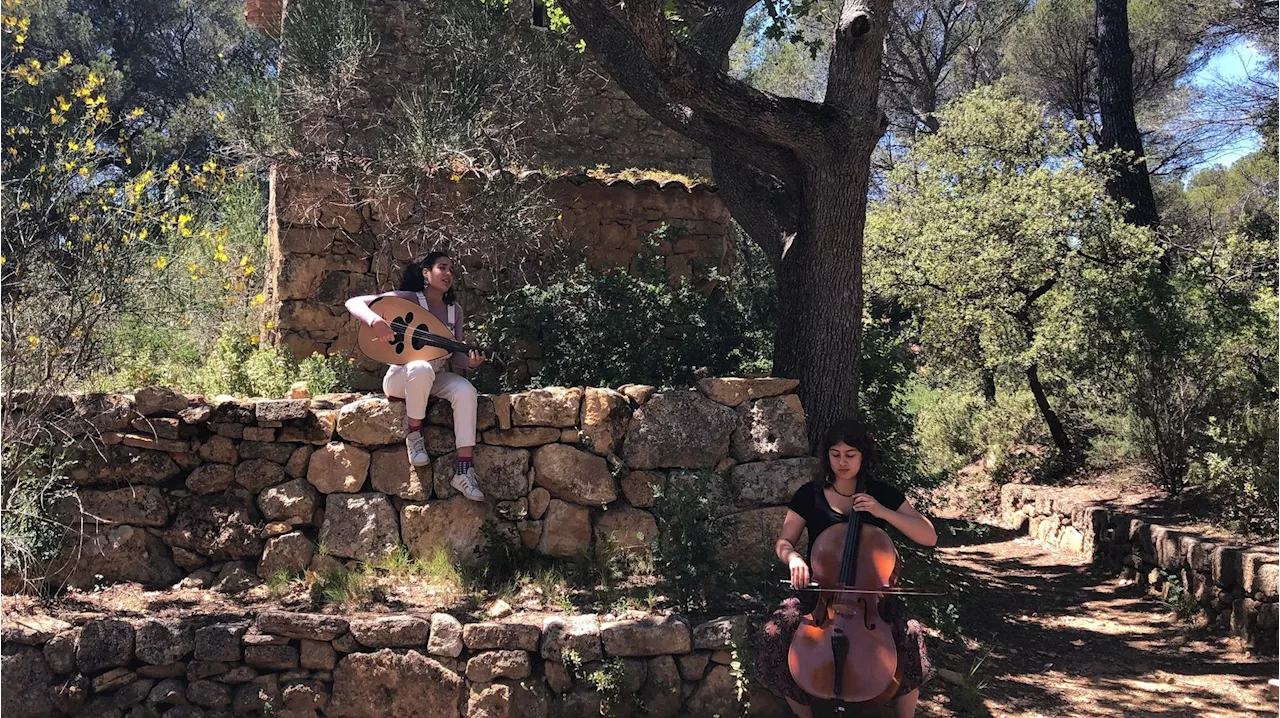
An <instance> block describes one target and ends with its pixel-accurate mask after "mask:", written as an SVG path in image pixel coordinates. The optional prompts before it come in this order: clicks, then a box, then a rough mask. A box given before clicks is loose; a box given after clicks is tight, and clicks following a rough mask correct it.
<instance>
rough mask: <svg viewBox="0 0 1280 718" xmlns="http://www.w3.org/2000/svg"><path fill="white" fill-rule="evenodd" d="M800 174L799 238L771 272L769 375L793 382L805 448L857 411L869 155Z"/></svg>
mask: <svg viewBox="0 0 1280 718" xmlns="http://www.w3.org/2000/svg"><path fill="white" fill-rule="evenodd" d="M863 145H864V146H861V147H856V148H851V149H850V154H855V153H856V154H860V155H862V157H861V159H860V160H859V158H858V157H849V158H842V159H841V160H839V161H835V162H831V163H827V164H825V165H824V166H823V167H821V168H807V171H806V173H805V178H804V187H805V191H804V200H803V204H802V209H801V212H800V223H799V231H798V232H797V233H796V237H795V240H794V241H793V242H792V243H791V247H790V249H789V250H788V251H787V252H786V254H785V255H784V256H783V258H782V262H781V266H780V269H779V272H778V316H777V327H778V328H777V333H776V334H775V337H774V349H773V373H774V374H775V375H777V376H786V377H791V378H795V379H799V380H800V398H801V400H802V401H803V402H804V407H805V413H806V422H807V426H808V430H809V441H810V443H811V444H813V445H814V446H816V445H817V444H818V442H819V441H820V440H821V438H822V436H823V435H824V434H825V433H826V431H827V429H828V428H829V427H830V426H831V425H832V424H834V423H835V422H837V421H840V420H841V419H851V418H854V417H856V416H857V411H858V384H859V381H858V377H859V371H860V369H861V360H860V354H861V352H860V348H861V346H862V242H863V229H864V226H865V224H866V205H867V185H868V182H869V174H870V162H869V158H870V154H871V149H872V147H873V146H874V142H872V143H863Z"/></svg>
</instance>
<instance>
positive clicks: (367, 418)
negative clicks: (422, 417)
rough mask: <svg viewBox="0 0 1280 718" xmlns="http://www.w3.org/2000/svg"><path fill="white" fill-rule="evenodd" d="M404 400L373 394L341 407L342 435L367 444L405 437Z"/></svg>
mask: <svg viewBox="0 0 1280 718" xmlns="http://www.w3.org/2000/svg"><path fill="white" fill-rule="evenodd" d="M404 422H405V414H404V402H402V401H388V400H387V399H386V398H384V397H379V396H370V397H365V398H364V399H361V400H360V401H356V402H353V403H351V404H347V405H346V406H344V407H342V408H341V409H339V410H338V436H340V437H342V438H343V440H345V441H352V442H355V443H357V444H364V445H365V446H382V445H384V444H395V443H399V442H401V441H404V429H405V423H404Z"/></svg>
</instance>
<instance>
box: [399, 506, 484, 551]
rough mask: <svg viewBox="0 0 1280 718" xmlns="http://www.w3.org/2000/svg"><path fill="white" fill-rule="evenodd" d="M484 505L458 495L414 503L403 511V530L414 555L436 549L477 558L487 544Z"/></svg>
mask: <svg viewBox="0 0 1280 718" xmlns="http://www.w3.org/2000/svg"><path fill="white" fill-rule="evenodd" d="M485 515H486V511H485V505H484V504H481V503H477V502H475V501H471V500H468V499H467V498H465V497H463V496H455V497H453V498H451V499H445V500H444V501H433V502H431V503H429V504H411V505H408V506H405V507H404V509H402V510H401V512H400V533H401V536H403V537H404V543H405V546H407V547H408V549H409V553H410V554H411V555H413V556H414V557H415V558H421V559H425V558H430V557H431V554H432V553H434V552H435V551H436V550H437V549H441V550H444V551H445V552H446V553H448V554H449V555H450V556H451V557H453V558H455V559H459V560H462V561H474V560H476V559H477V558H478V555H477V553H476V552H477V550H478V549H482V548H483V546H484V543H485V542H484V533H483V531H482V529H483V527H484V522H485Z"/></svg>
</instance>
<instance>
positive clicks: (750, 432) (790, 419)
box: [730, 394, 809, 462]
mask: <svg viewBox="0 0 1280 718" xmlns="http://www.w3.org/2000/svg"><path fill="white" fill-rule="evenodd" d="M738 417H739V419H740V421H741V423H740V424H739V426H738V428H737V429H735V430H734V432H733V436H732V439H731V443H730V452H731V453H732V454H733V458H734V459H736V460H737V461H740V462H746V461H767V460H769V459H782V458H786V457H791V456H804V455H806V454H808V453H809V436H808V434H807V433H806V431H807V430H806V429H805V423H804V407H802V406H800V399H799V398H798V397H797V396H796V395H795V394H788V395H787V396H775V397H770V398H767V399H759V400H756V401H753V402H751V403H748V404H743V405H741V406H739V407H738Z"/></svg>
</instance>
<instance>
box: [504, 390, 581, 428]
mask: <svg viewBox="0 0 1280 718" xmlns="http://www.w3.org/2000/svg"><path fill="white" fill-rule="evenodd" d="M581 405H582V387H576V386H575V387H569V388H566V387H550V388H547V389H534V390H533V391H526V392H524V393H522V394H516V395H514V396H512V397H511V409H512V416H513V419H514V421H513V423H514V424H515V425H516V426H555V427H559V428H562V429H564V428H568V427H571V426H576V425H577V424H578V412H579V408H580V407H581Z"/></svg>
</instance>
